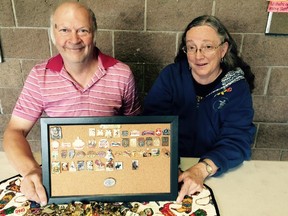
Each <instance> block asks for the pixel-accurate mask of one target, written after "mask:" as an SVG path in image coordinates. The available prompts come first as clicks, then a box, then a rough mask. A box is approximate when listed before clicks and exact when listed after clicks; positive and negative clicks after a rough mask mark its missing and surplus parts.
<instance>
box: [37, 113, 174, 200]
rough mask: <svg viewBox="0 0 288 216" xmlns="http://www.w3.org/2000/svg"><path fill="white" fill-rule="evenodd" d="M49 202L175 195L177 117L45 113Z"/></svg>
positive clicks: (43, 138)
mask: <svg viewBox="0 0 288 216" xmlns="http://www.w3.org/2000/svg"><path fill="white" fill-rule="evenodd" d="M40 125H41V145H42V169H43V185H44V187H45V188H46V191H47V196H48V199H49V203H68V202H73V201H81V202H83V201H103V202H104V201H105V202H126V201H161V200H176V197H177V194H178V180H177V179H178V117H176V116H117V117H76V118H74V117H73V118H41V120H40Z"/></svg>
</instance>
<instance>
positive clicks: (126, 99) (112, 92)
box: [12, 50, 141, 121]
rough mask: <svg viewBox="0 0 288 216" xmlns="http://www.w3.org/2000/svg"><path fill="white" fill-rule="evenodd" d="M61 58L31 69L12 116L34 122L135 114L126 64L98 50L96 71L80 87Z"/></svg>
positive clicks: (135, 99)
mask: <svg viewBox="0 0 288 216" xmlns="http://www.w3.org/2000/svg"><path fill="white" fill-rule="evenodd" d="M63 66H64V65H63V59H62V57H61V56H60V55H57V56H54V57H52V58H51V59H49V60H48V61H46V62H44V63H42V64H38V65H36V66H35V67H33V68H32V70H31V72H30V74H29V75H28V77H27V79H26V82H25V84H24V87H23V90H22V92H21V94H20V96H19V98H18V101H17V103H16V105H15V108H14V110H13V113H12V114H13V115H16V116H19V117H21V118H24V119H27V120H30V121H37V119H38V118H39V117H40V116H41V115H42V113H43V112H44V113H46V115H47V116H50V117H73V116H75V117H77V116H114V115H138V114H140V110H141V108H140V103H139V100H138V95H137V91H136V87H135V80H134V76H133V74H132V72H131V70H130V68H129V66H128V65H126V64H124V63H122V62H120V61H118V60H116V59H114V58H112V57H110V56H107V55H104V54H103V53H101V52H100V51H99V50H98V68H95V74H94V76H93V77H92V79H91V81H90V83H89V84H88V86H86V87H85V88H82V87H81V86H80V85H79V84H78V83H77V82H75V81H74V80H73V79H72V78H71V77H70V75H69V74H68V73H67V71H66V70H65V68H64V67H63Z"/></svg>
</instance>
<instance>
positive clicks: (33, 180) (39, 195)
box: [20, 167, 47, 206]
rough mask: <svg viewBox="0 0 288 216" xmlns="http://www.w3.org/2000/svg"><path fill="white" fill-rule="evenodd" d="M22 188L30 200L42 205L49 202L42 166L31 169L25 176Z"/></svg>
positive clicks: (22, 191)
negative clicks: (43, 182) (43, 181)
mask: <svg viewBox="0 0 288 216" xmlns="http://www.w3.org/2000/svg"><path fill="white" fill-rule="evenodd" d="M20 189H21V193H23V194H24V195H25V197H26V198H27V199H28V200H32V201H35V202H37V203H40V204H41V206H44V205H46V204H47V196H46V191H45V188H44V186H43V184H42V169H41V167H39V168H35V169H33V170H31V171H30V172H29V173H28V174H27V175H25V176H24V177H23V179H22V181H21V188H20Z"/></svg>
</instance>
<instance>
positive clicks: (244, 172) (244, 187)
mask: <svg viewBox="0 0 288 216" xmlns="http://www.w3.org/2000/svg"><path fill="white" fill-rule="evenodd" d="M35 158H36V159H37V161H38V162H40V161H41V159H40V158H41V157H40V153H36V154H35ZM197 161H198V159H196V158H181V164H182V165H181V166H182V169H187V168H188V167H189V166H191V165H193V164H195V163H197ZM0 166H1V168H0V181H1V180H4V179H6V178H9V177H11V176H14V175H16V174H17V173H16V171H15V170H14V169H13V168H12V167H11V166H10V165H9V163H8V160H7V158H6V156H5V153H4V152H0ZM205 183H206V184H207V185H208V186H209V187H210V188H211V189H212V190H213V192H214V195H215V198H216V201H217V204H218V207H219V210H220V214H221V216H243V215H245V216H258V215H259V216H260V215H261V216H274V215H277V216H286V215H288V205H287V200H288V187H287V183H288V161H286V162H283V161H256V160H252V161H245V162H244V163H243V165H241V166H239V167H237V168H235V169H232V170H231V171H229V172H228V173H226V174H224V175H222V176H220V177H212V178H209V179H207V181H206V182H205Z"/></svg>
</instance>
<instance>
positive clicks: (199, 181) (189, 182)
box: [176, 159, 218, 203]
mask: <svg viewBox="0 0 288 216" xmlns="http://www.w3.org/2000/svg"><path fill="white" fill-rule="evenodd" d="M205 161H206V162H207V163H208V164H209V165H210V166H211V167H212V175H213V174H215V173H216V171H217V169H218V167H217V166H216V165H215V164H214V163H213V161H211V160H209V159H205ZM209 175H210V174H209V173H208V172H207V170H206V165H205V164H204V163H201V162H200V163H197V164H195V165H194V166H192V167H191V168H189V169H188V170H186V171H184V172H182V173H179V177H178V182H179V183H180V182H182V187H181V189H180V192H179V194H178V197H177V200H176V202H179V203H180V202H182V200H183V198H184V196H185V195H190V196H191V195H192V194H195V193H197V192H201V191H202V190H203V187H204V181H205V179H206V178H207V177H208V176H209Z"/></svg>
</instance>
